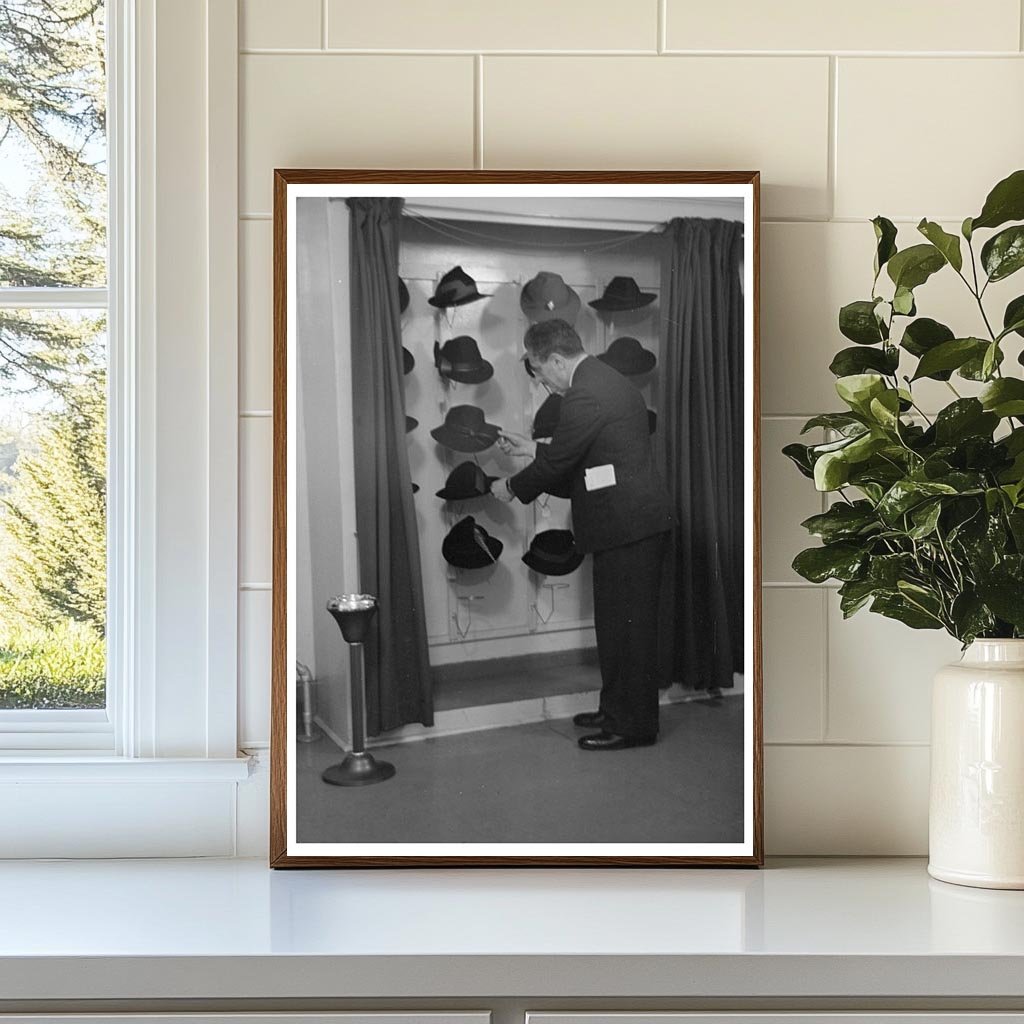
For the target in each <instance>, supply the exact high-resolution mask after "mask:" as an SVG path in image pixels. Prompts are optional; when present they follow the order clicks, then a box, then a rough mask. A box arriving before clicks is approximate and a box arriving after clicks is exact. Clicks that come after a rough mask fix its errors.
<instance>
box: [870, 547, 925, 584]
mask: <svg viewBox="0 0 1024 1024" xmlns="http://www.w3.org/2000/svg"><path fill="white" fill-rule="evenodd" d="M913 564H914V556H913V555H910V554H907V552H905V551H901V552H899V553H897V554H892V555H875V557H874V558H872V559H871V564H870V566H869V567H868V579H869V580H871V581H872V582H873V583H874V584H875V586H877V587H885V588H887V589H889V590H895V589H896V585H897V584H898V583H899V581H900V580H901V579H903V578H904V577H905V576H906V574H907V573H908V572H910V567H911V566H912V565H913Z"/></svg>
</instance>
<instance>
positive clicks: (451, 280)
mask: <svg viewBox="0 0 1024 1024" xmlns="http://www.w3.org/2000/svg"><path fill="white" fill-rule="evenodd" d="M487 298H490V296H489V295H481V294H480V292H479V291H478V290H477V287H476V281H474V280H473V278H471V277H470V276H469V274H467V273H466V272H465V271H464V270H463V269H462V267H453V268H452V269H451V270H449V271H448V273H447V274H445V275H444V277H442V278H441V280H440V281H438V283H437V287H436V288H435V289H434V294H433V295H432V296H431V297H430V298H429V299H427V302H429V303H430V304H431V305H432V306H434V307H435V308H437V309H447V308H448V307H449V306H465V305H466V303H468V302H476V301H477V300H478V299H487Z"/></svg>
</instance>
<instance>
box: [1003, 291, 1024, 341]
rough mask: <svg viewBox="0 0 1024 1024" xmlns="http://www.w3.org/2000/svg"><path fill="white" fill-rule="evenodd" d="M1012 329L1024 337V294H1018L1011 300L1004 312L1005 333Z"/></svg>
mask: <svg viewBox="0 0 1024 1024" xmlns="http://www.w3.org/2000/svg"><path fill="white" fill-rule="evenodd" d="M1010 331H1015V332H1016V333H1017V334H1019V335H1020V336H1021V337H1022V338H1024V295H1018V296H1017V298H1015V299H1013V300H1011V302H1010V303H1009V304H1008V305H1007V307H1006V311H1005V312H1004V313H1003V334H1008V333H1009V332H1010ZM1000 337H1002V335H1000Z"/></svg>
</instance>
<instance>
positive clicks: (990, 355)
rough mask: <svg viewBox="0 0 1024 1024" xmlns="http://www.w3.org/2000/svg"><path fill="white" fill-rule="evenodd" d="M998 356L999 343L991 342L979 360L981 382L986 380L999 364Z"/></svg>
mask: <svg viewBox="0 0 1024 1024" xmlns="http://www.w3.org/2000/svg"><path fill="white" fill-rule="evenodd" d="M999 356H1000V352H999V342H998V341H993V342H992V343H991V344H990V345H989V346H988V348H986V349H985V355H984V357H983V358H982V360H981V376H982V379H983V380H988V379H989V378H990V377H991V376H992V373H993V371H994V370H995V368H996V367H997V366H998V365H999V363H1000V359H999Z"/></svg>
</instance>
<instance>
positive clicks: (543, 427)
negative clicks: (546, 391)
mask: <svg viewBox="0 0 1024 1024" xmlns="http://www.w3.org/2000/svg"><path fill="white" fill-rule="evenodd" d="M561 415H562V396H561V395H555V394H551V395H548V397H547V398H545V399H544V403H543V405H541V407H540V408H539V409H538V410H537V414H536V415H535V416H534V417H533V429H532V430H531V431H530V436H531V437H532V438H533V439H534V440H535V441H536V440H537V438H538V437H553V436H554V434H555V427H557V426H558V419H559V417H560V416H561Z"/></svg>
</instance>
